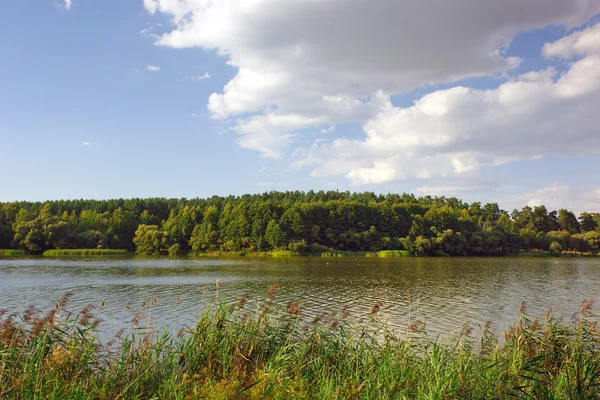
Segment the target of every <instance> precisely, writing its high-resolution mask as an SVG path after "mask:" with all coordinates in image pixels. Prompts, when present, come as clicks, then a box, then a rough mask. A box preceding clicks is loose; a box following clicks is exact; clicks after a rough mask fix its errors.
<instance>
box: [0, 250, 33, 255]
mask: <svg viewBox="0 0 600 400" xmlns="http://www.w3.org/2000/svg"><path fill="white" fill-rule="evenodd" d="M27 254H29V253H28V252H26V251H25V250H12V249H0V257H8V256H26V255H27Z"/></svg>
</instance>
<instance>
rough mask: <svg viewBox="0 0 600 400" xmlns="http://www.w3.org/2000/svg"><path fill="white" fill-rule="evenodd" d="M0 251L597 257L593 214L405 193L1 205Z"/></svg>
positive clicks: (599, 219)
mask: <svg viewBox="0 0 600 400" xmlns="http://www.w3.org/2000/svg"><path fill="white" fill-rule="evenodd" d="M0 248H6V249H7V248H12V249H22V250H27V251H29V252H30V253H33V254H37V253H42V252H44V251H45V250H50V249H75V248H86V249H90V248H91V249H93V248H105V249H126V250H128V251H135V252H137V253H138V254H145V255H157V254H188V253H197V254H199V253H206V252H239V253H255V252H268V251H279V250H289V251H293V252H297V253H301V254H321V253H324V252H331V251H334V252H335V251H344V252H376V251H380V250H404V251H407V252H409V253H411V254H413V255H433V256H437V255H449V256H469V255H473V256H484V255H490V256H491V255H507V254H512V253H515V252H519V251H549V252H552V253H561V252H564V251H575V252H582V253H593V254H597V253H599V252H600V214H599V213H591V212H583V213H581V214H580V215H579V216H576V215H575V214H574V213H573V212H571V211H569V210H567V209H560V210H557V211H548V210H547V209H546V207H545V206H543V205H540V206H535V207H533V208H532V207H529V206H525V207H523V208H522V209H521V210H517V209H515V210H513V211H512V212H511V213H510V214H509V213H508V212H507V211H505V210H502V209H500V207H499V206H498V204H497V203H488V204H485V205H482V204H481V203H478V202H474V203H466V202H463V201H462V200H459V199H457V198H454V197H452V198H446V197H431V196H424V197H415V196H414V195H412V194H401V195H400V194H387V195H382V194H375V193H372V192H363V193H350V192H338V191H328V192H324V191H320V192H314V191H309V192H306V193H305V192H300V191H294V192H269V193H263V194H255V195H243V196H227V197H220V196H213V197H211V198H207V199H166V198H148V199H138V198H134V199H114V200H59V201H48V202H12V203H0Z"/></svg>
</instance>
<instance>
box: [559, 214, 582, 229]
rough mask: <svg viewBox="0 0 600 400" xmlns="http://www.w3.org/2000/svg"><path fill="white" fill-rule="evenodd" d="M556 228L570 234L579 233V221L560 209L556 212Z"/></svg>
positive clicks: (573, 215)
mask: <svg viewBox="0 0 600 400" xmlns="http://www.w3.org/2000/svg"><path fill="white" fill-rule="evenodd" d="M558 226H559V227H560V229H561V230H563V231H567V232H569V233H571V234H575V233H579V221H577V217H576V216H575V214H573V213H572V212H571V211H569V210H566V209H564V208H561V209H560V210H558Z"/></svg>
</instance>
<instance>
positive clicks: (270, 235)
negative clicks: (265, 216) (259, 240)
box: [265, 220, 285, 248]
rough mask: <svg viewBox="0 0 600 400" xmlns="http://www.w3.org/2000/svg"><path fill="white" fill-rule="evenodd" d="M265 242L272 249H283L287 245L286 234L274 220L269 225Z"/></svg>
mask: <svg viewBox="0 0 600 400" xmlns="http://www.w3.org/2000/svg"><path fill="white" fill-rule="evenodd" d="M265 240H266V242H267V243H268V244H269V245H270V246H271V247H272V248H277V247H281V246H283V245H284V244H285V234H284V232H283V231H282V230H281V227H280V226H279V224H278V223H277V222H275V221H274V220H270V221H269V223H268V225H267V229H266V231H265Z"/></svg>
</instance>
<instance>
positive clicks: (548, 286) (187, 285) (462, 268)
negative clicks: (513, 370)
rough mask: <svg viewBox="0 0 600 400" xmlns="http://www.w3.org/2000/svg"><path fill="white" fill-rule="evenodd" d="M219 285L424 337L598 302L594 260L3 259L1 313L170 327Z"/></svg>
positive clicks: (231, 294) (234, 294)
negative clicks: (83, 312) (374, 315)
mask: <svg viewBox="0 0 600 400" xmlns="http://www.w3.org/2000/svg"><path fill="white" fill-rule="evenodd" d="M217 280H219V284H220V290H219V296H220V298H221V299H223V300H226V301H231V302H234V301H236V299H237V298H238V297H239V296H240V295H241V294H242V293H247V294H248V295H250V298H251V299H257V298H261V299H263V300H264V299H265V298H266V292H267V290H268V288H269V287H270V286H272V285H274V284H278V285H279V286H280V290H279V294H278V297H277V299H278V302H279V303H280V304H282V305H284V306H285V305H286V304H288V303H289V302H296V301H301V302H302V303H303V311H302V313H303V315H304V316H305V318H306V320H309V319H312V318H313V317H314V316H316V315H317V314H322V313H331V312H339V311H340V310H341V309H342V308H343V307H347V308H348V310H349V312H350V318H354V319H355V320H360V319H361V318H362V317H364V316H365V315H366V314H367V313H368V312H369V310H370V309H371V308H372V307H373V305H374V304H376V303H377V302H381V303H382V306H381V311H380V317H381V319H382V320H386V321H387V322H388V323H389V326H390V327H391V328H393V329H397V330H398V331H400V332H402V331H403V330H405V329H406V326H407V323H409V321H412V322H414V320H415V319H416V318H418V319H420V320H422V321H425V322H426V326H427V332H428V333H429V334H430V335H432V334H433V335H438V334H439V335H442V336H446V335H454V334H457V333H458V332H460V331H461V329H462V327H463V325H464V324H465V323H467V324H469V325H471V326H472V327H475V328H476V327H477V324H482V325H483V324H484V323H485V322H486V321H491V322H492V327H493V328H495V329H496V330H497V331H499V330H503V329H504V328H506V327H507V326H508V324H509V323H510V322H514V321H515V320H516V318H517V317H518V315H519V308H520V306H521V304H522V303H523V302H525V303H526V305H527V309H528V313H529V314H531V315H533V316H535V317H543V316H544V315H545V313H546V311H547V309H548V308H550V309H552V311H553V313H554V314H555V315H560V314H564V315H565V316H566V317H567V318H570V316H571V315H572V314H573V313H575V312H577V310H578V309H579V306H580V303H581V301H582V300H583V299H588V300H598V297H599V293H600V259H597V258H596V259H582V258H397V259H377V258H332V259H329V258H308V257H306V258H300V257H299V258H254V257H247V258H246V257H240V258H218V259H211V258H183V259H174V258H166V257H165V258H160V259H159V258H152V259H140V258H89V259H80V258H78V259H74V258H70V259H49V258H5V259H0V309H3V308H4V309H8V310H9V311H11V312H13V311H23V310H24V309H26V308H27V307H28V306H30V305H34V306H36V307H38V308H41V309H49V308H50V307H51V306H52V304H53V301H55V300H57V299H59V298H60V297H61V296H62V295H63V294H64V293H66V292H73V297H72V299H71V302H70V304H69V309H70V310H75V311H76V310H78V309H80V308H82V307H83V306H85V305H86V304H88V303H91V304H94V305H96V306H98V307H97V308H96V311H97V313H98V314H99V315H100V317H102V318H103V319H104V321H105V322H104V323H103V329H104V330H107V331H116V330H118V328H120V327H123V325H124V324H125V325H126V323H128V322H129V321H130V320H131V317H132V315H133V313H134V312H135V311H136V310H138V309H139V308H140V304H141V303H142V301H144V300H146V301H149V300H151V299H152V298H158V301H157V303H156V304H155V305H154V306H153V308H152V310H151V312H150V314H151V316H152V318H153V322H154V324H155V325H160V326H163V327H175V326H179V325H181V324H186V323H187V324H191V323H193V321H194V319H195V318H196V317H197V316H198V314H199V313H200V312H201V310H202V309H203V308H205V307H206V306H207V305H208V304H212V303H214V297H215V282H216V281H217ZM101 302H104V306H103V307H102V308H100V307H99V305H100V303H101ZM128 304H129V306H127V305H128ZM417 313H418V316H417ZM409 316H410V319H409Z"/></svg>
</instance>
